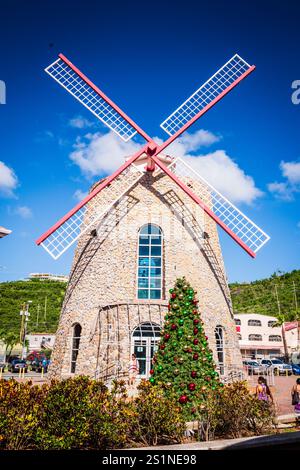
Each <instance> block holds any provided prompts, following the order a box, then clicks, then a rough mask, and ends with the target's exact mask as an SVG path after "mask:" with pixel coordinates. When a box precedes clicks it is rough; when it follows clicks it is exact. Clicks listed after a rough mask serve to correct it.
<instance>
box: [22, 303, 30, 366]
mask: <svg viewBox="0 0 300 470" xmlns="http://www.w3.org/2000/svg"><path fill="white" fill-rule="evenodd" d="M31 303H32V301H31V300H28V301H27V302H26V303H25V302H24V303H23V306H22V310H21V311H20V315H21V317H22V320H21V331H20V342H21V343H22V346H23V347H22V359H25V358H26V334H27V323H28V321H29V317H30V313H29V304H31Z"/></svg>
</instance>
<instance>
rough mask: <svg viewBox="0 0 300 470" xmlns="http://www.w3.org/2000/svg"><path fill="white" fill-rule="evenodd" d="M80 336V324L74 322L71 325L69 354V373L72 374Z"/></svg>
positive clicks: (74, 368)
mask: <svg viewBox="0 0 300 470" xmlns="http://www.w3.org/2000/svg"><path fill="white" fill-rule="evenodd" d="M80 337H81V325H79V323H75V325H74V326H73V338H72V354H71V373H72V374H74V372H75V370H76V361H77V356H78V352H79V343H80Z"/></svg>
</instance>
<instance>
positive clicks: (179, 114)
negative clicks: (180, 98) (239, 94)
mask: <svg viewBox="0 0 300 470" xmlns="http://www.w3.org/2000/svg"><path fill="white" fill-rule="evenodd" d="M250 69H251V66H250V65H249V64H248V63H247V62H246V61H245V60H244V59H242V58H241V57H240V56H239V55H238V54H235V55H234V56H233V57H232V58H231V59H230V60H229V61H228V62H226V64H224V65H223V67H221V68H220V69H219V70H218V71H217V72H216V73H215V74H214V75H213V76H212V77H211V78H209V79H208V80H207V81H206V82H205V83H204V84H203V85H201V87H200V88H198V90H197V91H195V93H193V94H192V95H191V96H190V97H189V98H188V99H187V100H186V101H185V102H184V103H183V104H182V105H181V106H179V107H178V108H177V109H176V110H175V111H174V112H173V113H172V114H171V115H170V116H169V117H168V118H167V119H165V121H164V122H163V123H162V124H161V125H160V127H161V128H162V129H163V130H164V131H165V132H166V133H167V134H169V135H173V134H175V133H176V132H177V131H179V130H180V129H181V128H182V127H183V126H184V125H185V124H186V123H188V122H189V121H190V120H191V119H193V118H194V117H195V116H196V115H197V114H198V113H199V112H200V111H201V110H202V109H204V108H205V107H206V106H207V105H209V104H210V103H211V102H212V101H213V100H214V99H215V98H217V97H218V96H219V95H220V94H221V93H222V92H224V91H225V90H226V89H227V88H228V87H230V85H232V84H233V83H234V82H235V81H236V80H238V79H239V78H240V77H241V76H242V75H243V74H244V73H245V72H247V71H248V70H250Z"/></svg>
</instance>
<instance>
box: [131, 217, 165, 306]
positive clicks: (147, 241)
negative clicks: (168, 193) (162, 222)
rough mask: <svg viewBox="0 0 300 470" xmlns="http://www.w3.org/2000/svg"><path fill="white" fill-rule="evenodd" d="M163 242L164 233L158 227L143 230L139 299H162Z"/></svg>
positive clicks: (140, 237)
mask: <svg viewBox="0 0 300 470" xmlns="http://www.w3.org/2000/svg"><path fill="white" fill-rule="evenodd" d="M162 240H163V235H162V231H161V229H160V227H158V226H157V225H153V224H147V225H144V226H143V227H142V228H141V230H140V233H139V250H138V251H139V257H138V283H137V284H138V291H137V296H138V298H139V299H161V298H162ZM149 267H150V269H149Z"/></svg>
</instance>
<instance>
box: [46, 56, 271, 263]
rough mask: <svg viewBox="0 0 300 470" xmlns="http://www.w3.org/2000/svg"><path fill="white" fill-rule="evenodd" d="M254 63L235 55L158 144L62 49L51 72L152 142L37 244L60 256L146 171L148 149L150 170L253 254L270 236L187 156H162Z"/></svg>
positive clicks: (122, 131) (172, 119)
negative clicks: (139, 163)
mask: <svg viewBox="0 0 300 470" xmlns="http://www.w3.org/2000/svg"><path fill="white" fill-rule="evenodd" d="M254 69H255V67H254V66H250V65H249V64H248V63H247V62H245V61H244V60H243V59H242V58H241V57H240V56H238V55H235V56H233V57H232V58H231V59H230V60H229V61H228V62H226V64H225V65H224V66H223V67H221V68H220V69H219V70H218V71H217V72H216V73H215V74H214V75H213V76H212V77H211V78H210V79H209V80H207V81H206V82H205V83H204V84H203V85H202V86H201V87H200V88H199V89H198V90H197V91H196V92H195V93H194V94H193V95H192V96H191V97H190V98H188V99H187V100H186V101H185V102H184V103H183V104H182V105H181V106H180V107H179V108H177V109H176V110H175V111H174V113H172V114H171V115H170V116H169V117H168V118H167V119H166V120H165V121H164V122H163V123H162V125H161V126H162V127H163V129H165V130H166V131H167V132H168V133H169V134H170V137H169V139H167V140H166V141H165V142H164V143H163V144H162V145H160V146H158V145H157V144H156V143H155V142H154V141H153V139H151V138H150V137H149V136H148V135H147V134H146V133H145V132H144V131H143V130H142V129H140V128H139V127H138V126H137V124H135V123H134V122H133V121H132V120H131V119H130V118H129V117H128V116H127V115H126V114H125V113H124V112H123V111H122V110H121V109H120V108H118V106H117V105H115V104H114V103H113V102H112V101H111V100H110V99H109V98H108V97H107V96H106V95H104V93H103V92H102V91H101V90H100V89H99V88H97V87H96V86H95V85H94V84H93V83H92V82H91V81H90V80H89V79H88V78H87V77H85V76H84V75H83V74H82V72H80V71H79V70H78V69H77V68H76V67H75V66H74V65H73V64H72V63H71V62H70V61H69V60H68V59H66V58H65V57H64V56H63V55H60V56H59V59H58V60H57V61H55V62H54V63H53V64H51V65H50V66H49V67H47V69H46V71H47V73H49V74H50V75H51V76H52V77H53V78H54V79H55V80H56V81H58V82H59V83H60V84H61V85H62V86H63V87H64V88H66V89H67V91H69V92H70V93H71V94H72V95H73V96H75V98H76V99H78V100H79V101H80V102H82V103H83V104H84V105H85V106H86V107H87V108H88V109H90V110H91V111H92V112H93V113H94V114H95V115H96V116H97V117H98V118H99V119H101V121H102V122H104V124H106V125H107V126H108V127H110V128H111V129H113V130H114V131H115V132H116V133H117V134H118V135H119V136H120V137H122V138H123V139H125V140H128V139H130V138H131V137H132V136H133V135H134V134H135V133H136V132H138V133H139V134H140V135H141V136H142V137H144V138H145V140H146V141H147V142H148V143H147V144H146V145H145V146H144V147H143V148H142V149H141V150H140V151H139V152H137V153H136V154H134V155H133V156H132V157H131V158H130V159H129V160H128V161H127V162H126V163H124V165H122V166H121V167H120V168H119V169H118V170H117V171H116V172H115V173H113V174H112V175H111V176H109V177H108V178H106V179H105V181H104V182H103V183H101V184H100V185H98V186H97V187H96V189H95V190H94V191H93V192H92V193H91V194H90V195H89V196H87V197H86V198H85V199H83V201H81V202H80V203H79V204H78V205H77V206H76V207H75V208H74V209H72V210H71V211H70V212H69V213H68V214H66V215H65V216H64V217H63V218H62V219H61V220H59V221H58V222H57V223H56V224H55V225H54V226H53V227H52V228H51V229H49V230H48V231H47V232H46V233H45V234H44V235H42V236H41V237H40V238H39V239H38V240H37V244H41V245H42V246H43V247H44V248H45V249H46V250H47V251H48V253H49V254H50V255H51V256H52V257H53V258H54V259H57V258H58V257H59V256H60V255H61V254H62V253H64V252H65V251H66V250H67V249H68V248H69V247H70V246H71V245H72V244H73V243H74V242H75V241H76V240H77V239H78V238H79V237H80V236H81V235H82V234H83V233H85V232H86V231H87V230H89V229H90V228H91V227H92V226H94V225H95V223H97V224H99V222H100V220H101V219H102V217H103V216H104V215H105V214H106V213H107V212H108V211H109V210H110V208H111V207H112V206H113V205H114V204H115V203H116V202H117V201H118V200H119V199H120V198H121V197H123V196H124V195H125V194H126V192H127V191H128V190H129V189H130V188H131V187H132V186H133V185H134V184H135V183H136V182H137V181H138V180H139V179H140V178H141V176H142V175H143V171H142V170H141V169H139V168H137V167H136V166H135V165H134V162H135V161H136V160H137V159H138V158H139V157H140V156H141V155H142V154H145V155H146V156H147V157H148V165H147V168H146V170H151V171H152V170H153V169H154V167H155V164H156V165H157V166H158V167H160V169H161V170H162V171H164V172H165V173H166V174H167V175H168V176H169V177H170V178H171V179H172V180H173V181H175V182H176V184H177V185H178V186H179V187H180V188H181V189H182V190H183V191H185V192H186V193H187V194H188V195H189V196H190V197H191V199H192V200H193V201H194V202H195V203H196V204H198V205H199V206H200V207H201V208H202V209H203V210H204V211H205V212H206V213H207V214H208V215H209V216H210V217H211V218H212V219H213V220H214V221H215V222H216V223H217V224H218V225H219V226H220V227H221V228H222V229H223V230H224V231H225V232H226V233H228V234H229V235H230V236H231V237H232V238H233V240H234V241H235V242H236V243H238V244H239V245H240V246H241V247H242V248H243V249H244V250H245V251H246V252H247V253H248V254H249V255H250V256H252V257H254V256H255V253H256V252H257V251H258V250H259V249H260V248H261V247H262V246H263V245H264V244H265V243H266V242H267V241H268V240H269V236H268V235H267V234H266V233H265V232H263V231H262V230H261V229H260V228H259V227H258V226H257V225H256V224H255V223H254V222H252V221H251V220H250V219H249V218H248V217H247V216H246V215H244V214H243V213H242V212H241V211H240V210H239V209H238V208H237V207H236V206H234V205H233V204H232V203H231V202H230V201H228V199H227V198H225V197H224V196H223V195H222V194H221V193H219V192H218V191H217V190H216V189H215V188H213V187H212V186H211V185H210V184H209V183H207V182H206V181H205V180H204V179H203V178H202V177H201V176H200V175H199V174H198V173H197V172H196V171H195V170H193V169H192V168H190V167H189V166H188V165H187V164H186V163H185V162H184V161H183V160H181V159H176V166H175V164H174V162H172V163H171V165H169V167H167V166H166V165H164V164H163V163H162V162H161V160H160V159H159V158H158V155H159V154H160V153H161V152H162V151H163V150H164V149H165V148H166V147H167V146H169V145H170V144H171V143H172V142H173V141H174V140H175V139H176V138H177V137H178V136H179V135H181V134H182V133H183V132H184V131H185V130H186V129H187V128H188V127H190V126H191V125H192V124H193V123H194V122H195V121H196V120H197V119H199V118H200V117H201V116H202V115H203V114H204V113H206V112H207V111H208V110H209V109H210V108H211V107H212V106H214V105H215V104H216V103H217V102H218V101H220V100H221V99H222V98H223V97H224V96H225V95H226V94H227V93H229V91H231V90H232V89H233V88H234V87H235V86H236V85H238V84H239V83H240V81H241V80H243V79H244V78H246V77H247V76H248V75H249V74H250V73H251V72H252V71H253V70H254ZM191 175H192V176H191ZM179 176H180V178H179ZM186 178H193V188H192V189H191V188H190V187H188V186H187V185H186V184H185V182H184V181H185V179H186ZM103 190H104V191H105V193H106V196H108V197H105V198H104V199H105V200H107V199H108V200H109V201H111V203H110V204H108V206H106V207H103V206H102V204H101V198H95V196H96V195H97V194H99V192H100V191H103ZM197 193H198V194H197ZM203 199H204V200H203Z"/></svg>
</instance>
